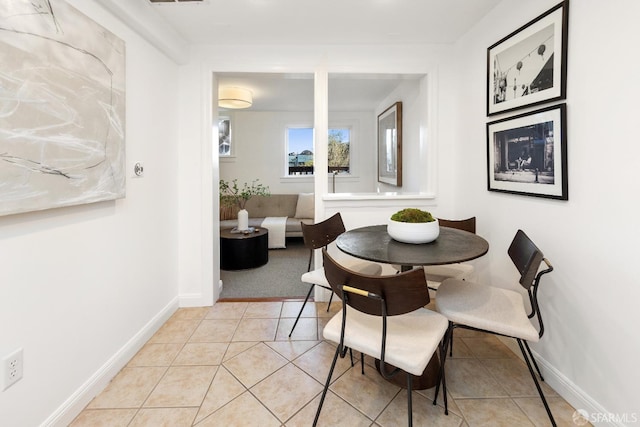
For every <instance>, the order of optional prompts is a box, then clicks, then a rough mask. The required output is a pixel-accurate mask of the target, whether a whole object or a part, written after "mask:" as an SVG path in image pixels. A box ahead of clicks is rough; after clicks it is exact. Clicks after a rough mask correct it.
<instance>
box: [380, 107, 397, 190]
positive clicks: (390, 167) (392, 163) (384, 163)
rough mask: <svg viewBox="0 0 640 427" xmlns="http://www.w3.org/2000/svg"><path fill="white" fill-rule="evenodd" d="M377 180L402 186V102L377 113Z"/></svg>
mask: <svg viewBox="0 0 640 427" xmlns="http://www.w3.org/2000/svg"><path fill="white" fill-rule="evenodd" d="M378 182H384V183H386V184H390V185H395V186H398V187H401V186H402V102H396V103H395V104H393V105H392V106H390V107H389V108H387V109H386V110H384V111H383V112H382V113H381V114H380V115H378Z"/></svg>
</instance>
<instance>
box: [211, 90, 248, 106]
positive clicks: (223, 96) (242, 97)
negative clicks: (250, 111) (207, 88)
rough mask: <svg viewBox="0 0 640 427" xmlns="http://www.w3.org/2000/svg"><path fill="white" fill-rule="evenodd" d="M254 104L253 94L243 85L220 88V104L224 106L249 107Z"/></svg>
mask: <svg viewBox="0 0 640 427" xmlns="http://www.w3.org/2000/svg"><path fill="white" fill-rule="evenodd" d="M251 104H253V95H252V93H251V91H250V90H249V89H244V88H241V87H221V88H218V106H219V107H222V108H232V109H238V108H249V107H251Z"/></svg>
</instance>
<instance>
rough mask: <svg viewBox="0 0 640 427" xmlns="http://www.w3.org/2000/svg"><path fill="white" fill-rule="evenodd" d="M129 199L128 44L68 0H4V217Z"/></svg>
mask: <svg viewBox="0 0 640 427" xmlns="http://www.w3.org/2000/svg"><path fill="white" fill-rule="evenodd" d="M124 196H125V44H124V42H123V41H122V40H121V39H119V38H118V37H116V36H115V35H114V34H112V33H111V32H109V31H108V30H106V29H105V28H103V27H102V26H100V25H99V24H97V23H96V22H95V21H93V20H91V19H90V18H88V17H87V16H86V15H84V14H82V13H81V12H79V11H78V10H77V9H75V8H73V7H72V6H70V5H69V4H68V3H66V2H65V1H64V0H11V1H4V2H0V215H8V214H15V213H19V212H28V211H35V210H43V209H49V208H55V207H62V206H70V205H77V204H83V203H93V202H97V201H102V200H113V199H118V198H122V197H124Z"/></svg>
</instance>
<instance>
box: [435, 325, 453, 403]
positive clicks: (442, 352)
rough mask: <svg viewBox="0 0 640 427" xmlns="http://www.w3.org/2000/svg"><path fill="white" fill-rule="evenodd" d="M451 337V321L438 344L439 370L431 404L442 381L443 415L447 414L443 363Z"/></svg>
mask: <svg viewBox="0 0 640 427" xmlns="http://www.w3.org/2000/svg"><path fill="white" fill-rule="evenodd" d="M451 339H453V323H452V322H449V326H448V327H447V331H446V332H445V333H444V337H443V338H442V343H441V344H440V370H439V371H438V380H437V381H436V391H435V393H434V396H433V404H434V405H435V404H436V402H437V401H438V393H439V392H440V383H442V391H443V393H445V394H444V413H445V415H449V410H448V408H447V394H446V393H447V389H446V383H445V381H444V363H445V361H446V358H447V349H448V348H449V340H451Z"/></svg>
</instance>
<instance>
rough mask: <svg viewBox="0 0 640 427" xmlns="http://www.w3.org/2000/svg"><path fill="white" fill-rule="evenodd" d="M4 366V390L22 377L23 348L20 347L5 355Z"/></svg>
mask: <svg viewBox="0 0 640 427" xmlns="http://www.w3.org/2000/svg"><path fill="white" fill-rule="evenodd" d="M2 367H3V370H4V375H3V376H4V387H3V388H2V390H3V391H4V390H6V389H8V388H9V387H11V386H12V385H13V384H15V383H16V382H18V381H19V380H20V379H21V378H22V368H23V361H22V349H21V348H19V349H18V350H16V351H14V352H13V353H11V354H10V355H8V356H7V357H5V358H4V359H3V360H2Z"/></svg>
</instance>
